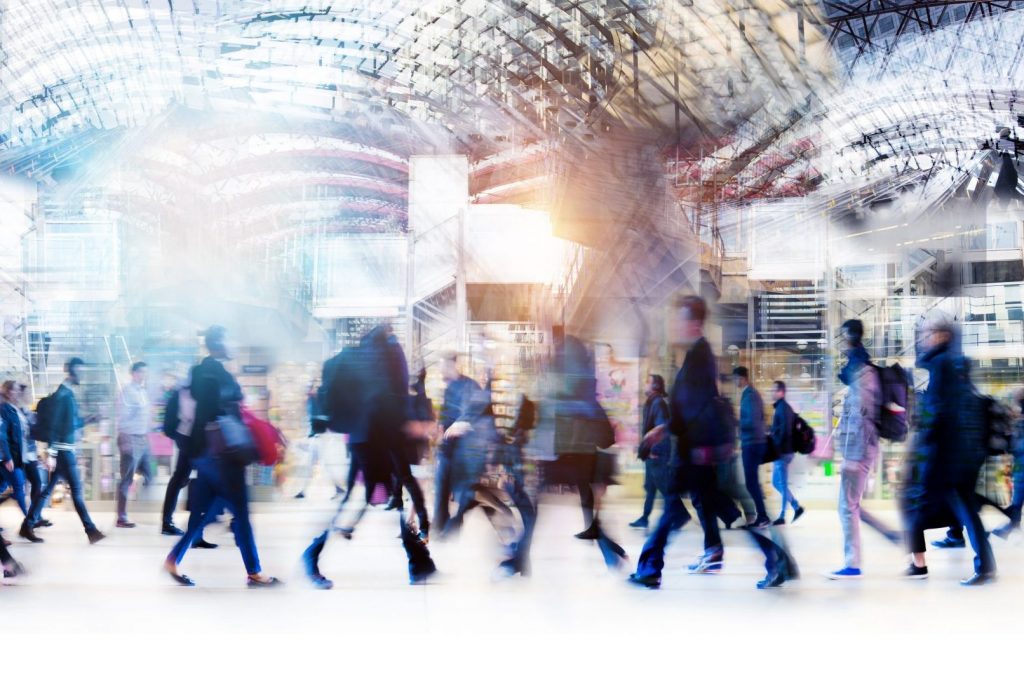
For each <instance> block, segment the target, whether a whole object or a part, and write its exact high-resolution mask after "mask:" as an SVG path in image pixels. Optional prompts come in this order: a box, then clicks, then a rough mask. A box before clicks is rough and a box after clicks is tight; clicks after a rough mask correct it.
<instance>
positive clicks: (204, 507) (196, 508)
mask: <svg viewBox="0 0 1024 683" xmlns="http://www.w3.org/2000/svg"><path fill="white" fill-rule="evenodd" d="M189 493H190V496H191V498H192V500H189V508H190V512H189V515H188V525H187V526H186V527H185V534H184V535H183V536H181V537H180V538H179V539H178V542H177V543H175V544H174V547H173V548H172V549H171V552H170V554H169V555H168V557H167V559H168V560H169V561H172V562H173V563H174V565H175V566H177V565H180V564H181V562H182V561H183V560H184V559H185V554H186V553H187V552H188V551H189V549H190V548H192V545H193V544H194V543H195V542H196V541H197V540H199V538H200V537H201V536H202V533H203V527H204V526H205V525H206V523H207V522H208V518H209V517H210V516H211V515H212V514H213V511H214V509H216V508H219V507H220V505H221V504H222V503H221V501H220V500H219V499H218V498H217V497H216V495H215V494H214V489H213V486H212V485H211V482H210V480H209V478H208V476H207V475H205V474H204V473H203V472H200V473H199V474H198V475H197V476H196V480H195V483H194V484H193V485H192V488H191V489H189Z"/></svg>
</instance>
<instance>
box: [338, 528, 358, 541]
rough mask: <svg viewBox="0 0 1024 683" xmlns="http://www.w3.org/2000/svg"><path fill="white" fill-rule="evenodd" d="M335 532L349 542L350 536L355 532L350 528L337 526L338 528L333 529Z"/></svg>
mask: <svg viewBox="0 0 1024 683" xmlns="http://www.w3.org/2000/svg"><path fill="white" fill-rule="evenodd" d="M335 531H337V532H338V533H339V534H341V536H343V537H344V538H346V539H348V540H349V541H351V540H352V534H354V533H355V531H356V530H355V529H353V528H352V527H350V526H339V527H337V528H335Z"/></svg>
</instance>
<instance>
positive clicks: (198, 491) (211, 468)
mask: <svg viewBox="0 0 1024 683" xmlns="http://www.w3.org/2000/svg"><path fill="white" fill-rule="evenodd" d="M193 464H194V465H195V468H196V473H197V475H198V476H197V477H196V483H195V485H194V487H195V488H194V489H193V491H194V493H195V498H196V500H195V501H194V503H193V504H192V505H191V507H192V512H191V513H190V514H189V516H188V528H187V529H186V530H185V535H184V536H182V537H181V538H180V539H179V540H178V542H177V544H175V546H174V548H173V549H172V550H171V554H170V557H171V559H173V560H174V563H175V564H181V562H182V560H184V559H185V553H187V552H188V550H189V548H191V547H192V544H193V543H194V542H195V541H197V540H199V538H200V536H201V535H202V533H203V527H204V526H205V525H206V523H207V522H209V520H210V518H211V517H212V516H213V515H215V514H216V512H217V510H219V508H220V506H221V504H223V505H225V506H226V507H227V508H228V509H229V510H231V514H232V516H233V520H232V524H231V529H232V531H233V532H234V534H235V543H236V544H237V545H238V549H239V551H240V552H241V553H242V562H243V563H244V564H245V571H246V573H248V574H259V573H260V558H259V555H258V554H257V552H256V539H255V538H254V537H253V533H252V524H251V523H250V521H249V494H248V491H247V490H246V487H245V467H243V466H241V465H238V464H235V463H230V462H225V461H224V460H223V459H221V458H215V457H212V456H209V455H205V456H204V457H200V458H196V459H195V460H194V461H193Z"/></svg>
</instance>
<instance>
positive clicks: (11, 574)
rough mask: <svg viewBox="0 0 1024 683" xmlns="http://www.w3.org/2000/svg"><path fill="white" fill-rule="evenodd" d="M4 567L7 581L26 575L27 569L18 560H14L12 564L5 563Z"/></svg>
mask: <svg viewBox="0 0 1024 683" xmlns="http://www.w3.org/2000/svg"><path fill="white" fill-rule="evenodd" d="M3 567H4V578H5V579H14V578H17V577H19V576H22V575H23V574H24V573H25V568H24V567H22V566H21V563H20V562H18V561H17V560H13V559H12V560H11V561H10V562H5V563H4V565H3Z"/></svg>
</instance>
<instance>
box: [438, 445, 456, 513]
mask: <svg viewBox="0 0 1024 683" xmlns="http://www.w3.org/2000/svg"><path fill="white" fill-rule="evenodd" d="M442 449H443V446H442ZM442 449H438V454H437V470H436V472H435V475H434V526H435V527H437V528H438V529H444V527H445V525H446V524H448V519H449V515H450V512H449V510H450V508H449V507H448V505H449V500H450V499H451V497H452V470H451V468H452V463H451V457H450V456H449V455H447V454H446V453H444V452H442Z"/></svg>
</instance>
